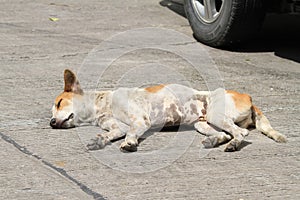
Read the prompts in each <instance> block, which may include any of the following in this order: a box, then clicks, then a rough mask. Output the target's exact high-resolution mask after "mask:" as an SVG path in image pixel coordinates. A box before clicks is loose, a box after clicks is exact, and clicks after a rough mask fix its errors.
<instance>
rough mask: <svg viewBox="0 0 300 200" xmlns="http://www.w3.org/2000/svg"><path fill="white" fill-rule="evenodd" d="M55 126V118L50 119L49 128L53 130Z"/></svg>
mask: <svg viewBox="0 0 300 200" xmlns="http://www.w3.org/2000/svg"><path fill="white" fill-rule="evenodd" d="M55 125H56V119H55V118H52V119H51V120H50V126H51V127H52V128H53V127H55Z"/></svg>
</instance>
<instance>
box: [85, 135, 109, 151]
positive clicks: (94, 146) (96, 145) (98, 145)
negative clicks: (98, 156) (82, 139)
mask: <svg viewBox="0 0 300 200" xmlns="http://www.w3.org/2000/svg"><path fill="white" fill-rule="evenodd" d="M106 143H107V141H106V140H105V139H104V138H103V137H102V136H97V137H95V138H93V139H91V141H90V142H89V143H88V144H87V145H86V148H87V149H88V150H98V149H103V148H104V147H105V145H106Z"/></svg>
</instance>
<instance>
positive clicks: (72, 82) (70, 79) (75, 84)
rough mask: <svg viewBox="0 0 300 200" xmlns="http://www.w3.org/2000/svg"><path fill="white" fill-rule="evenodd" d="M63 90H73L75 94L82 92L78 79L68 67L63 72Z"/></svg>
mask: <svg viewBox="0 0 300 200" xmlns="http://www.w3.org/2000/svg"><path fill="white" fill-rule="evenodd" d="M64 80H65V90H64V91H65V92H74V93H76V94H83V90H82V89H81V87H80V84H79V81H78V80H77V77H76V75H75V74H74V73H73V72H72V71H71V70H69V69H66V70H65V72H64Z"/></svg>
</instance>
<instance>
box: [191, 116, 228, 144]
mask: <svg viewBox="0 0 300 200" xmlns="http://www.w3.org/2000/svg"><path fill="white" fill-rule="evenodd" d="M194 127H195V129H196V130H197V131H198V132H199V133H201V134H203V135H205V136H206V137H205V138H204V139H203V140H202V144H203V145H204V147H205V148H213V147H216V146H219V145H220V144H224V143H226V142H228V141H230V140H231V136H230V135H228V134H226V133H225V132H223V131H221V130H220V129H218V128H216V127H213V126H212V125H209V124H208V123H207V122H206V121H199V122H196V123H195V124H194Z"/></svg>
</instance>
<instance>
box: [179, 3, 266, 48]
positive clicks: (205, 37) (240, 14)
mask: <svg viewBox="0 0 300 200" xmlns="http://www.w3.org/2000/svg"><path fill="white" fill-rule="evenodd" d="M184 8H185V12H186V16H187V18H188V20H189V23H190V25H191V28H192V30H193V32H194V37H195V38H196V39H197V40H198V41H200V42H203V43H205V44H207V45H210V46H213V47H222V46H230V45H232V44H235V43H238V42H241V41H244V40H245V39H248V38H249V37H251V36H253V34H255V33H257V32H258V31H259V30H260V27H261V24H262V22H263V19H264V16H265V13H266V12H265V8H264V5H263V3H262V0H250V1H249V0H185V2H184Z"/></svg>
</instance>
